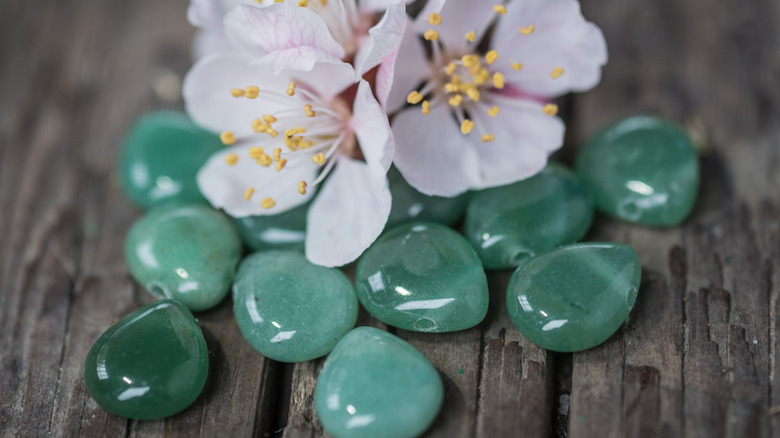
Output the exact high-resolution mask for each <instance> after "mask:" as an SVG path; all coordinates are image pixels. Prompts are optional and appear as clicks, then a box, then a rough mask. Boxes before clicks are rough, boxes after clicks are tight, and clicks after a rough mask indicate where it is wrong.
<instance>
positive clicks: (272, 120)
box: [263, 114, 277, 123]
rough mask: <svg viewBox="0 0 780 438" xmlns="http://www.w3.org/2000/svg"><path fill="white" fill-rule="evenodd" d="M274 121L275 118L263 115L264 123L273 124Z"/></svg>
mask: <svg viewBox="0 0 780 438" xmlns="http://www.w3.org/2000/svg"><path fill="white" fill-rule="evenodd" d="M276 120H277V119H276V117H274V116H272V115H270V114H263V121H265V123H275V122H276Z"/></svg>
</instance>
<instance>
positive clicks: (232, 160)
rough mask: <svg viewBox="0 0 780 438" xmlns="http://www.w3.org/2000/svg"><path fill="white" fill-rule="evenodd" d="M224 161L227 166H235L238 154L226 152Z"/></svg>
mask: <svg viewBox="0 0 780 438" xmlns="http://www.w3.org/2000/svg"><path fill="white" fill-rule="evenodd" d="M225 163H226V164H227V165H228V166H235V165H236V163H238V155H236V154H227V155H226V156H225Z"/></svg>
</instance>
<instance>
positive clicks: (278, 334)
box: [233, 250, 358, 362]
mask: <svg viewBox="0 0 780 438" xmlns="http://www.w3.org/2000/svg"><path fill="white" fill-rule="evenodd" d="M233 313H234V314H235V316H236V322H237V323H238V328H240V329H241V333H243V334H244V337H245V338H246V340H247V341H249V343H250V344H251V345H252V347H254V348H255V350H257V351H259V352H260V353H261V354H262V355H264V356H266V357H269V358H271V359H275V360H279V361H282V362H301V361H305V360H310V359H314V358H317V357H320V356H322V355H324V354H327V353H328V352H329V351H330V350H332V349H333V347H334V346H335V345H336V343H338V341H339V340H340V339H341V338H342V337H343V336H344V335H345V334H347V332H349V331H350V330H351V329H352V327H354V326H355V321H356V320H357V314H358V301H357V298H356V297H355V289H354V288H353V287H352V283H350V282H349V280H348V279H347V277H346V276H345V275H344V274H343V273H342V272H341V271H340V270H338V269H335V268H326V267H323V266H318V265H314V264H312V263H311V262H309V261H308V260H307V259H306V257H305V256H304V255H303V254H301V253H299V252H297V251H289V250H288V251H267V252H258V253H255V254H252V255H250V256H249V257H247V258H246V259H244V261H243V262H241V266H240V267H239V269H238V274H236V283H235V285H234V286H233Z"/></svg>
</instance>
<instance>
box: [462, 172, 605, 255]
mask: <svg viewBox="0 0 780 438" xmlns="http://www.w3.org/2000/svg"><path fill="white" fill-rule="evenodd" d="M592 220H593V202H592V201H591V200H590V197H589V196H588V193H587V192H586V191H585V187H583V186H582V185H581V184H580V183H579V181H577V178H576V177H575V176H574V174H573V173H572V172H570V171H569V170H568V169H566V168H565V167H563V166H562V165H560V164H556V163H551V164H550V165H548V166H547V167H546V168H545V169H544V170H542V171H541V172H539V173H538V174H536V175H535V176H533V177H531V178H529V179H527V180H524V181H519V182H516V183H514V184H509V185H506V186H501V187H495V188H492V189H487V190H482V191H479V192H476V193H473V194H472V195H471V200H470V201H469V206H468V209H467V210H466V220H465V235H466V238H467V239H468V240H469V242H471V244H472V245H473V246H474V249H476V250H477V254H479V258H480V259H481V260H482V264H483V265H484V266H485V268H488V269H503V268H510V267H513V266H517V265H518V264H519V263H520V262H522V261H523V260H524V259H526V258H528V257H531V256H533V255H535V254H541V253H543V252H546V251H548V250H550V249H552V248H555V247H556V246H559V245H564V244H568V243H574V242H576V241H577V240H579V239H580V238H582V236H584V235H585V233H586V232H587V231H588V228H589V227H590V223H591V221H592Z"/></svg>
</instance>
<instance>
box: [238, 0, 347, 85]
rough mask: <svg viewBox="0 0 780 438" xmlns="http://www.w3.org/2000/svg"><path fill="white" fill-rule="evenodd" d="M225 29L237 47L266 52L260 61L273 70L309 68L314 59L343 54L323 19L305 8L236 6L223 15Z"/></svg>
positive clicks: (277, 5) (324, 58)
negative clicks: (263, 58)
mask: <svg viewBox="0 0 780 438" xmlns="http://www.w3.org/2000/svg"><path fill="white" fill-rule="evenodd" d="M225 33H226V34H227V36H228V38H230V40H231V41H233V43H234V44H235V45H236V46H237V47H242V48H244V49H246V50H247V51H249V52H250V53H254V54H256V55H257V56H258V57H265V56H267V55H268V58H266V59H265V60H263V61H262V62H263V64H265V65H266V66H268V67H269V68H271V69H272V70H273V71H274V73H278V72H279V71H281V70H283V69H291V70H304V71H309V70H311V69H312V68H313V67H314V64H315V63H317V62H320V61H324V60H333V59H336V60H339V59H341V58H343V57H344V49H343V48H342V47H341V45H340V44H339V43H338V42H336V40H334V39H333V37H332V36H331V34H330V31H329V30H328V26H327V25H326V23H325V21H324V20H323V19H322V17H320V16H319V15H317V14H316V13H314V12H312V11H310V10H309V9H308V8H298V7H288V6H285V5H284V4H275V5H271V6H268V7H265V8H256V7H253V6H239V7H238V8H236V9H234V10H233V11H231V12H230V13H229V14H228V15H227V16H226V17H225Z"/></svg>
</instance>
